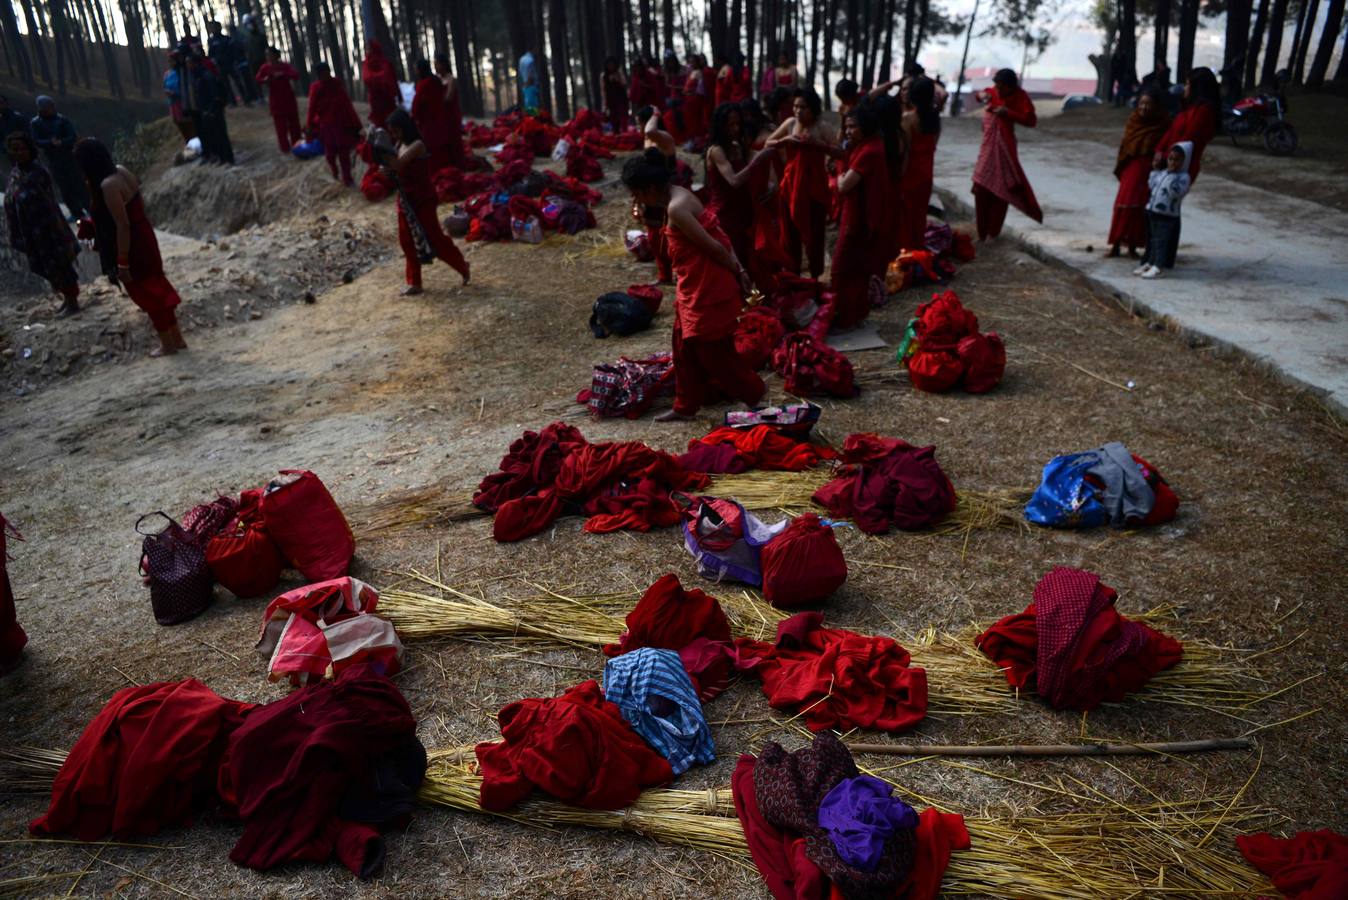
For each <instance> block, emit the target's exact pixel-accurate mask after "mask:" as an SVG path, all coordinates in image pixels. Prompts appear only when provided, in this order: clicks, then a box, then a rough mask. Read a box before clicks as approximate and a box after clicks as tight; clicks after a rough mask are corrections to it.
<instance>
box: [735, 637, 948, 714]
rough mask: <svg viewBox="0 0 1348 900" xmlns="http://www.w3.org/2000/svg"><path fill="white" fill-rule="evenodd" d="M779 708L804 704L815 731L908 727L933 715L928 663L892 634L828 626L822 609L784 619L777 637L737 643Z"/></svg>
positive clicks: (744, 663) (771, 703)
mask: <svg viewBox="0 0 1348 900" xmlns="http://www.w3.org/2000/svg"><path fill="white" fill-rule="evenodd" d="M736 649H737V650H738V652H739V655H740V661H739V665H740V666H741V667H742V668H745V669H747V670H748V671H750V672H752V673H753V674H755V675H756V676H758V677H759V678H761V679H762V680H763V694H764V695H765V696H766V697H767V698H768V705H769V706H771V707H772V708H773V709H785V710H791V711H796V710H802V712H801V715H802V716H803V717H804V719H805V724H806V725H807V726H808V727H809V729H810V730H811V731H820V730H822V729H825V728H831V729H834V730H836V731H847V730H848V729H851V728H871V729H875V730H877V731H903V730H905V729H908V728H912V727H913V726H915V725H917V723H919V722H921V721H922V720H923V719H924V718H925V717H926V715H927V670H926V669H921V668H917V667H912V666H909V665H908V663H909V661H910V660H911V656H910V655H909V653H908V651H907V650H905V649H903V648H902V647H900V646H899V645H898V644H897V643H895V642H894V641H893V640H892V639H891V638H887V637H880V636H875V637H866V636H865V635H860V634H857V633H855V632H852V631H847V630H845V629H841V628H825V627H824V617H823V615H821V614H820V613H817V612H803V613H797V614H796V615H794V616H792V617H791V618H789V619H787V620H786V621H784V622H781V623H780V624H778V626H777V642H776V643H775V644H767V643H762V642H758V641H749V640H745V639H742V640H740V641H737V642H736Z"/></svg>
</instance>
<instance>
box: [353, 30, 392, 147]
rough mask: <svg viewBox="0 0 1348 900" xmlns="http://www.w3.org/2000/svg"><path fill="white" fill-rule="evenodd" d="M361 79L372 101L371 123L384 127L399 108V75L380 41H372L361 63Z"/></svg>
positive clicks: (366, 93) (367, 95)
mask: <svg viewBox="0 0 1348 900" xmlns="http://www.w3.org/2000/svg"><path fill="white" fill-rule="evenodd" d="M360 80H361V81H363V82H364V83H365V95H366V97H368V98H369V101H370V124H371V125H375V126H377V127H379V128H383V127H384V123H385V122H387V121H388V117H389V113H391V112H393V111H394V110H395V109H397V108H398V76H397V74H396V73H395V72H394V71H393V64H392V63H391V62H389V59H388V57H387V56H385V55H384V48H383V47H381V46H380V45H379V42H378V41H370V46H369V49H368V50H366V52H365V60H364V62H362V63H361V64H360Z"/></svg>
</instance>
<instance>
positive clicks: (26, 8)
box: [6, 0, 52, 86]
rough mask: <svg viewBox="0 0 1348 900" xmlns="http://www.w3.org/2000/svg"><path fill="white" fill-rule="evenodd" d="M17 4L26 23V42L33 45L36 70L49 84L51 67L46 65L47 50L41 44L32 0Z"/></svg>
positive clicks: (21, 0) (40, 31)
mask: <svg viewBox="0 0 1348 900" xmlns="http://www.w3.org/2000/svg"><path fill="white" fill-rule="evenodd" d="M6 2H7V0H6ZM19 5H20V6H21V7H22V9H23V18H24V22H25V23H26V24H27V25H28V42H29V43H30V44H32V46H33V56H34V57H35V58H36V59H37V68H38V71H39V72H41V73H42V80H43V81H45V82H46V83H47V85H48V86H50V85H51V83H52V80H51V67H50V66H48V65H47V50H46V48H45V47H44V46H43V42H42V29H41V27H40V26H39V25H38V23H37V16H36V15H35V13H34V8H33V0H20V3H19ZM15 34H18V32H17V31H16V32H15Z"/></svg>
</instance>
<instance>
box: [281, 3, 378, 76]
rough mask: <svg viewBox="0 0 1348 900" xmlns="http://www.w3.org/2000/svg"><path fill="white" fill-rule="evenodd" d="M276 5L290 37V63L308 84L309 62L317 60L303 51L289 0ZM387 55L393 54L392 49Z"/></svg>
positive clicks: (311, 69) (302, 43) (310, 70)
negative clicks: (279, 9)
mask: <svg viewBox="0 0 1348 900" xmlns="http://www.w3.org/2000/svg"><path fill="white" fill-rule="evenodd" d="M276 5H277V6H279V7H280V8H281V21H282V22H284V23H285V27H286V35H287V36H288V37H289V38H290V64H291V65H292V66H294V67H295V68H297V69H299V70H300V74H301V75H303V76H304V83H305V84H308V83H309V76H310V73H311V72H312V71H313V66H312V65H310V62H318V60H316V59H313V57H311V56H309V54H308V53H307V52H305V49H304V41H302V40H300V29H299V26H298V25H296V23H295V11H294V10H293V9H291V6H290V0H277V4H276ZM389 55H390V56H393V55H394V54H393V52H392V50H390V53H389ZM394 65H395V66H396V65H397V63H396V62H395V63H394Z"/></svg>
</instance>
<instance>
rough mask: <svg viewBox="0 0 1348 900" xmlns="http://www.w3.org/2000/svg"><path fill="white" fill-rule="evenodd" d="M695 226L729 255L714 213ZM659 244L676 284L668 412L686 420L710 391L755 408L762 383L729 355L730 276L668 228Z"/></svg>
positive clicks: (733, 290)
mask: <svg viewBox="0 0 1348 900" xmlns="http://www.w3.org/2000/svg"><path fill="white" fill-rule="evenodd" d="M698 222H699V223H700V224H701V225H702V227H703V228H704V229H706V231H707V233H708V234H710V235H711V236H712V237H713V238H714V239H716V240H717V241H718V242H720V244H721V245H722V246H724V247H728V248H731V249H733V245H732V244H731V242H730V238H729V237H727V236H726V233H725V231H724V230H722V228H721V224H720V222H719V221H717V218H716V213H715V212H713V211H712V210H711V209H703V210H702V214H701V215H700V216H698ZM665 242H666V246H667V247H668V248H669V256H670V260H671V261H672V262H673V265H674V272H675V275H676V276H677V278H678V288H677V290H676V291H675V294H674V342H673V343H674V410H675V412H677V413H679V414H681V415H692V414H694V413H696V412H697V411H698V410H699V409H701V408H702V406H703V405H704V404H706V403H707V402H708V401H709V400H710V399H712V394H711V392H712V389H713V388H719V389H720V391H721V393H723V394H725V395H726V396H728V397H730V398H731V399H733V400H739V401H742V402H744V403H749V404H753V403H757V402H758V401H759V400H760V399H761V398H762V396H763V391H764V390H765V388H764V386H763V379H761V378H759V377H758V373H757V372H755V371H754V370H753V369H751V368H750V367H749V364H748V363H746V362H745V361H744V359H743V358H741V357H740V355H739V354H738V353H737V352H736V351H735V323H736V321H737V320H738V319H739V312H740V306H741V304H742V302H743V297H742V296H741V292H740V286H739V283H738V281H737V280H736V279H735V273H733V272H731V271H730V270H729V269H727V268H725V267H724V266H722V265H719V264H718V263H715V262H713V261H712V260H711V258H710V257H709V256H707V254H706V253H705V252H704V251H703V250H702V248H701V247H699V246H698V245H697V244H694V243H693V242H692V241H691V240H689V239H688V237H686V236H685V235H684V233H683V232H682V231H679V230H678V229H677V228H674V227H673V226H667V227H666V228H665Z"/></svg>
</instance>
